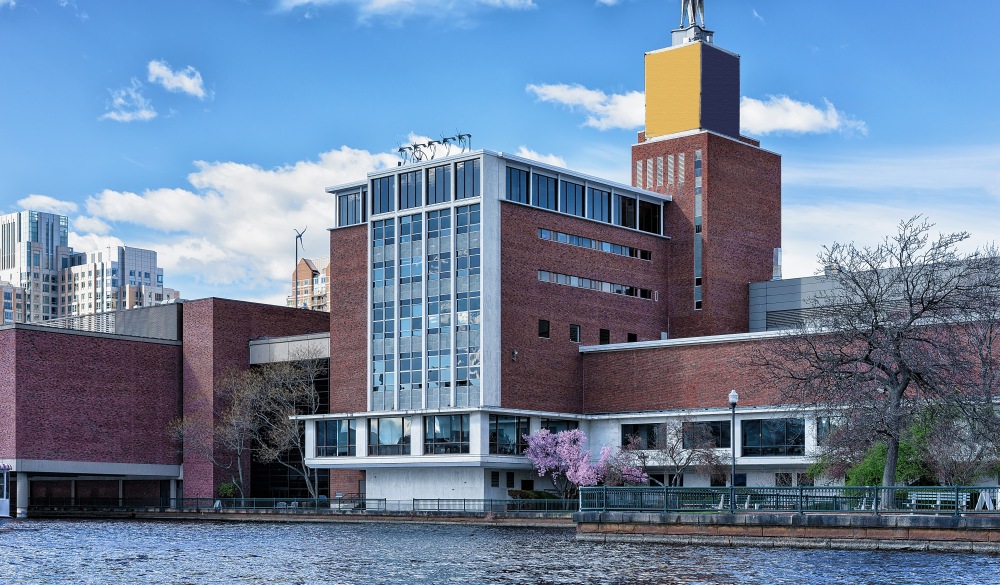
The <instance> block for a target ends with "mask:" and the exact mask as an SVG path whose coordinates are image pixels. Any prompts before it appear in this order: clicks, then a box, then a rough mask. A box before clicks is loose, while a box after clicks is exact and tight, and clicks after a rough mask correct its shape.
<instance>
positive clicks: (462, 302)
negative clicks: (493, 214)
mask: <svg viewBox="0 0 1000 585" xmlns="http://www.w3.org/2000/svg"><path fill="white" fill-rule="evenodd" d="M480 213H481V211H480V205H479V204H476V205H466V206H463V207H458V208H456V210H455V232H456V237H455V242H456V243H455V260H456V263H457V266H456V272H455V276H456V290H457V294H456V302H457V310H456V313H455V319H456V323H455V331H456V333H455V364H456V368H455V387H456V397H455V398H456V406H479V403H480V389H481V375H482V354H481V341H482V340H481V332H480V327H481V323H482V309H481V302H482V293H481V288H482V285H481V278H480V270H481V268H480V263H481V258H482V256H481V254H482V251H481V247H480V246H481V231H480V223H481V222H480Z"/></svg>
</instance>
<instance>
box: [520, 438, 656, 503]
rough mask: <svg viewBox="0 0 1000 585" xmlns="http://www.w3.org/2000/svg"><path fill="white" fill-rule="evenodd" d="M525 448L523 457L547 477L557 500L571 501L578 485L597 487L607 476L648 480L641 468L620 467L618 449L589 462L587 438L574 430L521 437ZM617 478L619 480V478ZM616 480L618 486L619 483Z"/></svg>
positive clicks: (630, 480)
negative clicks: (550, 480)
mask: <svg viewBox="0 0 1000 585" xmlns="http://www.w3.org/2000/svg"><path fill="white" fill-rule="evenodd" d="M524 439H525V441H527V442H528V448H527V449H526V450H525V452H524V455H525V457H527V458H528V461H531V463H532V464H533V465H534V466H535V471H537V472H538V475H539V477H545V476H546V475H548V476H549V477H550V478H551V479H552V485H553V486H554V487H555V488H556V491H557V492H558V493H559V497H561V498H564V499H566V498H575V497H576V493H577V489H578V488H579V487H580V486H590V485H597V484H599V483H601V482H603V481H605V479H606V478H608V477H614V478H615V479H616V480H618V481H616V482H615V483H616V484H617V485H621V483H628V484H640V483H645V482H646V481H647V480H648V479H649V477H648V476H647V475H646V474H645V472H643V471H642V469H640V468H638V467H635V466H632V465H628V464H623V458H622V457H621V453H620V450H617V451H616V450H615V449H613V448H612V447H604V448H603V449H601V454H600V459H599V460H598V462H597V463H596V464H595V463H591V455H590V451H589V450H587V435H585V434H583V431H581V430H579V429H574V430H571V431H560V432H558V433H551V432H549V431H548V429H542V430H540V431H536V432H534V433H532V434H530V435H524ZM619 478H620V479H619ZM619 481H620V483H619Z"/></svg>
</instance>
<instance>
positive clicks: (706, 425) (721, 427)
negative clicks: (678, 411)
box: [681, 420, 733, 449]
mask: <svg viewBox="0 0 1000 585" xmlns="http://www.w3.org/2000/svg"><path fill="white" fill-rule="evenodd" d="M681 431H682V433H683V435H682V446H683V447H684V448H685V449H706V448H716V449H729V448H730V447H732V445H733V439H732V433H731V432H730V431H731V425H730V423H729V421H728V420H713V421H705V422H686V423H683V424H682V426H681Z"/></svg>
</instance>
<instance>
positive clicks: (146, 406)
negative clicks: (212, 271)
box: [0, 328, 181, 465]
mask: <svg viewBox="0 0 1000 585" xmlns="http://www.w3.org/2000/svg"><path fill="white" fill-rule="evenodd" d="M0 337H2V338H3V340H4V341H3V342H0V347H4V350H3V351H4V352H5V354H4V355H5V359H4V364H5V369H7V368H9V362H8V359H6V358H8V357H9V353H8V352H10V351H12V350H11V349H10V348H9V344H11V343H13V344H16V368H17V371H16V378H15V377H14V376H13V375H11V376H10V377H7V376H5V377H4V382H3V383H2V386H0V388H3V389H4V390H3V392H5V393H6V394H8V396H7V397H5V398H6V400H5V402H7V405H10V406H11V408H10V409H9V412H15V413H16V424H15V425H14V427H15V428H16V433H17V436H16V443H15V444H16V457H17V458H19V459H40V460H50V461H86V462H114V463H132V464H136V463H145V464H161V465H176V464H177V463H179V459H178V455H177V453H176V448H175V447H174V445H173V444H172V443H171V442H170V440H169V439H168V436H167V425H168V424H169V422H170V421H171V420H172V419H174V418H176V417H177V416H179V414H180V404H181V398H180V385H179V379H178V376H177V373H178V371H179V369H180V354H181V351H180V348H179V347H178V346H177V345H171V344H163V343H149V342H141V341H130V340H124V339H120V338H110V337H101V336H95V335H81V334H75V333H69V332H64V331H60V330H57V329H51V330H39V329H22V328H19V329H16V330H8V331H5V332H3V335H2V336H0ZM15 385H16V386H15ZM12 387H16V392H17V394H16V402H9V393H10V389H11V388H12ZM15 404H16V406H15ZM3 410H4V411H8V408H7V407H6V406H5V407H4V408H3ZM3 426H6V425H3ZM8 432H9V431H5V430H0V434H4V435H5V434H7V433H8ZM8 449H9V446H8Z"/></svg>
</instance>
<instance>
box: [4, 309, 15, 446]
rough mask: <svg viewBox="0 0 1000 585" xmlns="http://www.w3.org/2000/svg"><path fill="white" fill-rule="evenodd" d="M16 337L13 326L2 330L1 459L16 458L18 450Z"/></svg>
mask: <svg viewBox="0 0 1000 585" xmlns="http://www.w3.org/2000/svg"><path fill="white" fill-rule="evenodd" d="M15 339H16V334H15V330H14V328H13V327H11V328H7V329H3V330H0V459H14V457H15V453H16V452H17V425H16V424H15V423H16V419H17V408H16V406H15V404H16V401H15V399H16V396H17V393H16V389H17V376H15V374H14V369H15V368H14V365H15V358H14V356H15V352H14V349H15V346H16V342H15Z"/></svg>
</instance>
